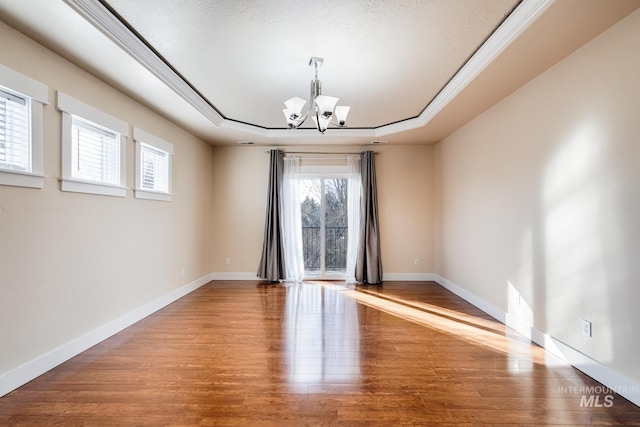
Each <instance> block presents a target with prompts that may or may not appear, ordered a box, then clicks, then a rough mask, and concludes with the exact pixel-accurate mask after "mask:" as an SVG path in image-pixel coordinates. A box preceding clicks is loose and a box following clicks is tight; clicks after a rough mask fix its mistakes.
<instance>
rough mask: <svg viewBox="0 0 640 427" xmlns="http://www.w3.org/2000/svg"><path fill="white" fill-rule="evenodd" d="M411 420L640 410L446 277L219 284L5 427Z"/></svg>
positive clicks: (8, 410)
mask: <svg viewBox="0 0 640 427" xmlns="http://www.w3.org/2000/svg"><path fill="white" fill-rule="evenodd" d="M589 387H595V388H596V389H595V390H593V389H589ZM593 391H597V392H599V393H596V394H595V395H594V393H593ZM595 396H597V400H596V397H595ZM589 402H591V403H589ZM609 403H610V404H609ZM589 405H590V406H591V407H585V406H589ZM403 424H407V425H429V426H433V425H452V426H461V425H473V426H478V425H500V424H502V425H590V424H593V425H640V408H639V407H637V406H635V405H633V404H631V403H630V402H628V401H627V400H625V399H623V398H622V397H620V396H618V395H615V394H612V393H608V392H607V390H606V389H605V388H604V387H603V386H601V385H600V384H599V383H597V382H595V381H594V380H592V379H591V378H589V377H587V376H586V375H584V374H582V373H580V372H579V371H577V370H575V369H574V368H572V367H570V366H568V365H566V364H564V363H563V362H561V361H560V360H558V359H556V358H555V357H554V356H552V355H550V354H549V353H548V352H546V351H544V350H543V349H541V348H540V347H537V346H536V345H533V344H531V343H530V342H529V341H527V340H526V339H524V338H523V337H521V336H520V335H518V334H516V333H514V332H512V331H510V330H508V329H507V328H506V327H505V326H504V325H502V324H500V323H498V322H496V321H494V320H492V319H491V318H490V317H489V316H487V315H486V314H484V313H483V312H481V311H479V310H478V309H476V308H475V307H473V306H471V305H470V304H468V303H466V302H465V301H463V300H461V299H460V298H458V297H456V296H455V295H453V294H451V293H450V292H448V291H447V290H445V289H443V288H441V287H440V286H439V285H437V284H435V283H431V282H385V284H384V286H383V287H371V288H357V289H353V288H352V289H349V288H346V287H344V286H343V285H341V284H337V283H328V282H308V283H305V284H302V285H292V286H281V285H270V284H262V283H260V282H225V281H220V282H211V283H209V284H207V285H205V286H203V287H202V288H200V289H198V290H197V291H195V292H193V293H191V294H190V295H188V296H186V297H184V298H182V299H181V300H179V301H177V302H175V303H173V304H171V305H170V306H168V307H166V308H165V309H163V310H161V311H159V312H157V313H155V314H153V315H152V316H149V317H147V318H146V319H144V320H142V321H140V322H138V323H137V324H135V325H133V326H132V327H130V328H128V329H126V330H124V331H122V332H121V333H119V334H117V335H115V336H113V337H112V338H110V339H108V340H106V341H104V342H102V343H100V344H99V345H96V346H95V347H93V348H91V349H89V350H87V351H85V352H84V353H82V354H80V355H78V356H77V357H75V358H73V359H71V360H69V361H68V362H66V363H64V364H62V365H60V366H59V367H57V368H55V369H53V370H52V371H50V372H48V373H46V374H44V375H42V376H41V377H39V378H37V379H35V380H34V381H32V382H30V383H29V384H26V385H24V386H23V387H21V388H20V389H18V390H16V391H14V392H12V393H10V394H8V395H6V396H4V397H3V398H1V399H0V425H2V426H53V425H56V426H57V425H63V426H67V425H89V426H93V425H105V426H129V425H149V426H160V425H184V426H191V425H194V426H198V425H201V426H223V425H250V426H259V425H266V426H289V425H291V426H302V425H354V426H371V425H384V426H392V425H403Z"/></svg>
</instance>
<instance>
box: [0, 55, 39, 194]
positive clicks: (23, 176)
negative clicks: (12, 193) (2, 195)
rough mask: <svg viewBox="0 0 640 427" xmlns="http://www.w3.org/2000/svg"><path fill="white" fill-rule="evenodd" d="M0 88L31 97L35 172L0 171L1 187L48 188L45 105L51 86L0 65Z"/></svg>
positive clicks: (32, 149) (33, 167)
mask: <svg viewBox="0 0 640 427" xmlns="http://www.w3.org/2000/svg"><path fill="white" fill-rule="evenodd" d="M0 86H4V87H6V88H7V89H9V90H12V91H15V92H18V93H21V94H23V95H25V96H28V97H29V98H31V172H21V171H11V170H6V169H0V185H11V186H16V187H29V188H43V187H44V178H45V175H44V105H45V104H46V105H48V104H49V87H48V86H47V85H45V84H43V83H40V82H39V81H37V80H34V79H32V78H31V77H27V76H25V75H23V74H21V73H19V72H17V71H14V70H12V69H10V68H7V67H5V66H4V65H1V64H0Z"/></svg>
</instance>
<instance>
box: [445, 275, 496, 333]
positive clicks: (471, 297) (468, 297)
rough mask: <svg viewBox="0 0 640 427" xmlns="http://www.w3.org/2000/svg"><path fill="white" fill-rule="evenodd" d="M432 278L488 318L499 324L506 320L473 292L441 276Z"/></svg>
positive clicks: (492, 306)
mask: <svg viewBox="0 0 640 427" xmlns="http://www.w3.org/2000/svg"><path fill="white" fill-rule="evenodd" d="M433 276H434V277H435V278H434V279H433V280H434V281H435V282H437V283H438V284H439V285H440V286H442V287H443V288H445V289H448V290H450V291H451V292H453V293H454V294H456V295H458V296H459V297H460V298H462V299H463V300H465V301H467V302H469V303H471V304H473V305H475V306H476V307H478V308H479V309H480V310H482V311H484V312H485V313H487V314H488V315H489V316H491V317H493V318H494V319H496V320H498V321H499V322H500V323H505V320H506V316H505V313H504V312H503V311H502V310H500V309H499V308H498V307H496V306H495V305H493V304H491V303H489V302H487V301H485V300H483V299H482V298H480V297H479V296H477V295H476V294H474V293H473V292H469V291H468V290H466V289H464V288H463V287H461V286H458V285H456V284H455V283H453V282H450V281H449V280H447V279H445V278H444V277H442V276H439V275H437V274H434V275H433Z"/></svg>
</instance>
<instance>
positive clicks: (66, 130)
mask: <svg viewBox="0 0 640 427" xmlns="http://www.w3.org/2000/svg"><path fill="white" fill-rule="evenodd" d="M56 107H57V108H58V110H60V111H61V112H62V156H61V158H62V177H61V178H60V182H61V189H62V191H72V192H76V193H89V194H99V195H103V196H116V197H126V196H127V186H126V182H127V181H126V179H127V160H126V158H127V156H126V148H127V136H128V134H129V124H128V123H126V122H124V121H122V120H120V119H117V118H115V117H113V116H111V115H109V114H107V113H105V112H102V111H100V110H98V109H96V108H94V107H92V106H90V105H87V104H85V103H83V102H81V101H78V100H77V99H75V98H73V97H71V96H69V95H67V94H65V93H62V92H60V91H58V92H57V104H56ZM72 114H73V115H75V116H78V117H81V118H83V119H85V120H89V121H91V122H93V123H96V124H98V125H100V126H103V127H105V128H107V129H111V130H113V131H115V132H118V133H119V134H120V185H110V184H105V183H99V182H93V181H85V180H81V179H77V178H73V177H72V176H71V151H72V149H71V144H72V136H71V126H72V122H73V117H72Z"/></svg>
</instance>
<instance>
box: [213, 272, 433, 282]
mask: <svg viewBox="0 0 640 427" xmlns="http://www.w3.org/2000/svg"><path fill="white" fill-rule="evenodd" d="M212 277H213V279H212V280H262V279H260V278H259V277H258V275H257V274H256V273H242V272H229V273H220V272H218V273H213V276H212ZM382 280H383V281H385V280H388V281H395V282H435V281H436V275H435V274H432V273H384V274H383V276H382Z"/></svg>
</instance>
